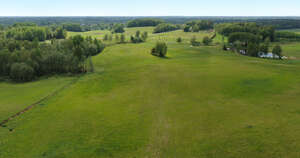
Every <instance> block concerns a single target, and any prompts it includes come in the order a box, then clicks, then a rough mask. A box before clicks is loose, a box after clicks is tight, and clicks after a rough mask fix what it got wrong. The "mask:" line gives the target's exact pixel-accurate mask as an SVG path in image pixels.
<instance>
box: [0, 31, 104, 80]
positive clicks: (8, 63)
mask: <svg viewBox="0 0 300 158" xmlns="http://www.w3.org/2000/svg"><path fill="white" fill-rule="evenodd" d="M0 43H1V47H0V76H4V77H5V76H7V77H9V78H11V79H12V80H14V81H18V82H24V81H31V80H33V79H35V78H37V77H40V76H44V75H51V74H58V73H59V74H60V73H84V72H87V67H88V65H92V63H91V60H88V59H90V58H91V56H94V55H97V54H99V53H100V52H102V51H103V49H104V45H103V44H102V43H101V42H100V41H99V40H97V39H92V38H91V37H88V38H83V37H82V36H74V37H72V38H70V39H66V40H52V41H51V43H47V42H44V43H39V42H38V41H33V42H31V41H18V40H14V39H1V42H0ZM88 62H90V63H88Z"/></svg>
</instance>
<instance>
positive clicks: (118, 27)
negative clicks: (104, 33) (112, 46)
mask: <svg viewBox="0 0 300 158" xmlns="http://www.w3.org/2000/svg"><path fill="white" fill-rule="evenodd" d="M112 32H113V33H123V32H125V30H124V25H123V24H115V25H114V26H113V28H112Z"/></svg>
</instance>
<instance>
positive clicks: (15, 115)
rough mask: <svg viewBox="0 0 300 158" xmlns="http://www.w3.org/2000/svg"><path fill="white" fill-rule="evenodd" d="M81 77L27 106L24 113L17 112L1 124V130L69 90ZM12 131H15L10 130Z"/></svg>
mask: <svg viewBox="0 0 300 158" xmlns="http://www.w3.org/2000/svg"><path fill="white" fill-rule="evenodd" d="M79 78H80V77H76V78H75V79H73V81H71V82H70V83H67V84H66V85H64V86H63V87H61V88H59V89H57V90H55V91H54V92H53V93H51V94H49V95H47V96H45V97H43V98H41V99H40V100H38V101H36V102H34V103H32V104H31V105H29V106H27V107H26V108H25V109H23V110H22V111H19V112H17V113H16V114H14V115H12V116H10V117H9V118H7V119H5V120H3V121H1V122H0V128H1V127H3V128H6V127H7V126H6V124H7V123H8V122H9V121H11V120H13V119H14V118H16V117H18V116H20V115H22V114H24V113H25V112H27V111H29V110H31V109H32V108H34V107H35V106H36V105H38V104H40V103H42V102H43V101H45V100H47V99H50V98H51V97H54V96H55V95H57V94H58V93H59V92H61V91H63V90H64V89H66V88H68V87H69V86H71V85H72V84H74V83H76V82H77V81H78V80H79ZM9 130H10V131H12V130H13V129H9Z"/></svg>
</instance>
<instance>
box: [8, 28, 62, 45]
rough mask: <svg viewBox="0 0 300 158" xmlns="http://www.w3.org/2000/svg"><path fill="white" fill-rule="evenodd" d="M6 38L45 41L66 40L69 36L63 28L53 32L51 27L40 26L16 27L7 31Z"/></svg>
mask: <svg viewBox="0 0 300 158" xmlns="http://www.w3.org/2000/svg"><path fill="white" fill-rule="evenodd" d="M5 35H6V38H8V39H14V40H27V41H33V40H38V41H45V40H50V39H64V38H66V36H67V32H66V30H64V29H63V28H62V27H59V28H56V29H55V30H52V29H51V28H49V27H38V26H18V25H17V26H16V27H12V28H10V29H8V30H6V31H5Z"/></svg>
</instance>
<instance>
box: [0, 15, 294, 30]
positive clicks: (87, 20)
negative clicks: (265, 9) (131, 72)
mask: <svg viewBox="0 0 300 158" xmlns="http://www.w3.org/2000/svg"><path fill="white" fill-rule="evenodd" d="M141 19H142V20H141ZM145 19H146V20H145ZM149 19H152V22H150V21H149ZM194 20H209V21H212V22H214V23H228V22H256V23H257V24H259V25H273V26H274V28H275V29H292V28H300V18H299V17H217V16H210V17H197V16H194V17H189V16H186V17H181V16H161V17H0V24H2V25H4V26H11V25H13V24H15V23H19V22H22V23H23V22H32V23H36V24H37V25H42V26H50V25H62V24H65V23H72V24H81V27H84V28H85V29H90V30H96V29H106V28H107V27H109V25H111V24H113V23H123V24H127V23H128V26H130V27H134V26H156V25H157V24H159V23H161V22H163V21H164V22H167V23H172V24H184V23H187V22H189V21H194ZM143 21H146V23H145V22H143Z"/></svg>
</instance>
